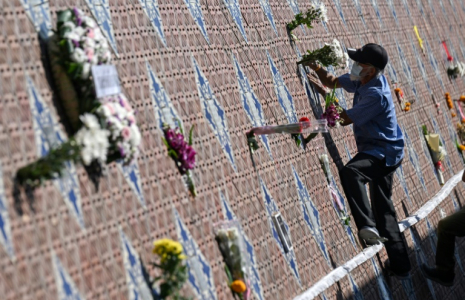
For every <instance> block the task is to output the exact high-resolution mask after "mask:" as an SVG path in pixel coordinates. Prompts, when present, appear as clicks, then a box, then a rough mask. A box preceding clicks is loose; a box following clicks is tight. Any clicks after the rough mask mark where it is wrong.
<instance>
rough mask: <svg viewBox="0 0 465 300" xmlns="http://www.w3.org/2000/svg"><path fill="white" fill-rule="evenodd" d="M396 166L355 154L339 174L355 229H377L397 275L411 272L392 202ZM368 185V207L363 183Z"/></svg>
mask: <svg viewBox="0 0 465 300" xmlns="http://www.w3.org/2000/svg"><path fill="white" fill-rule="evenodd" d="M401 163H402V162H400V163H398V164H397V165H395V166H389V167H388V166H386V160H385V159H382V160H381V159H378V158H376V157H374V156H371V155H368V154H365V153H358V154H357V155H356V156H355V157H354V158H353V159H352V160H351V161H349V162H348V163H347V165H345V166H344V167H343V168H342V169H341V170H340V171H339V176H340V178H341V183H342V187H343V188H344V192H345V194H346V197H347V201H348V202H349V205H350V210H351V212H352V216H353V218H354V221H355V224H356V225H357V228H358V229H359V230H360V229H361V228H363V227H364V226H370V227H376V229H377V230H378V231H379V234H380V235H381V236H382V237H385V238H387V239H388V241H387V242H385V243H384V246H385V247H386V252H387V254H388V256H389V261H390V264H391V269H392V270H393V271H397V272H407V271H410V268H411V267H410V260H409V258H408V253H407V247H406V245H405V242H404V239H403V237H402V234H401V232H400V230H399V225H398V223H397V218H396V211H395V209H394V205H393V203H392V200H391V195H392V182H393V176H394V172H395V170H396V169H397V168H398V167H399V166H400V164H401ZM367 183H369V185H370V198H371V206H370V202H369V200H368V195H367V190H366V187H365V184H367Z"/></svg>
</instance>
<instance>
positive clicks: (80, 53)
mask: <svg viewBox="0 0 465 300" xmlns="http://www.w3.org/2000/svg"><path fill="white" fill-rule="evenodd" d="M70 58H71V60H72V61H74V62H77V63H81V64H82V63H83V62H85V61H87V55H86V53H85V52H84V50H82V49H81V48H74V52H73V53H72V54H71V57H70Z"/></svg>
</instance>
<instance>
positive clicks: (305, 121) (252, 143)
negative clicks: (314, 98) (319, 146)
mask: <svg viewBox="0 0 465 300" xmlns="http://www.w3.org/2000/svg"><path fill="white" fill-rule="evenodd" d="M319 132H328V127H327V121H326V120H310V119H309V118H307V117H302V118H300V119H299V122H298V123H292V124H286V125H267V126H260V127H254V128H252V129H251V130H249V131H248V132H247V133H246V136H247V144H248V145H249V148H250V150H251V151H252V152H253V151H254V150H257V149H258V148H259V147H258V143H257V141H256V139H255V136H256V135H270V134H290V135H291V136H292V138H293V139H294V140H295V141H296V143H297V146H300V138H299V136H300V135H303V134H309V135H308V136H307V137H306V138H304V139H303V140H304V143H308V142H310V141H311V140H312V139H313V138H315V137H316V136H317V134H318V133H319Z"/></svg>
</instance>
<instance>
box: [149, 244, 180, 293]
mask: <svg viewBox="0 0 465 300" xmlns="http://www.w3.org/2000/svg"><path fill="white" fill-rule="evenodd" d="M153 245H154V247H153V250H152V252H153V253H154V254H156V255H157V256H158V257H159V259H160V261H159V262H152V263H150V265H151V266H152V267H154V268H157V269H159V270H160V271H161V275H160V276H158V277H155V278H153V279H152V278H151V277H150V276H149V274H148V273H147V272H146V270H145V269H144V268H143V275H144V279H145V281H146V282H147V285H148V286H149V287H151V290H152V297H153V299H154V300H163V299H168V297H170V298H169V299H173V300H184V299H188V298H185V297H182V296H180V294H179V293H180V291H181V289H182V286H183V285H184V283H185V282H186V281H187V278H188V272H187V266H186V264H185V263H184V260H185V259H186V258H187V257H186V256H185V255H184V254H183V249H182V245H181V244H180V243H179V242H176V241H173V240H170V239H161V240H158V241H155V242H154V243H153ZM156 285H158V288H157V287H156Z"/></svg>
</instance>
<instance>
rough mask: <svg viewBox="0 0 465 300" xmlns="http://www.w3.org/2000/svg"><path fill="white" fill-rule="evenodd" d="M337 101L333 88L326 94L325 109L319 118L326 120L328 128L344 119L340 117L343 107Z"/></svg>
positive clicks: (337, 124)
mask: <svg viewBox="0 0 465 300" xmlns="http://www.w3.org/2000/svg"><path fill="white" fill-rule="evenodd" d="M338 102H339V100H338V99H337V98H336V88H334V89H333V90H332V91H331V93H328V94H326V97H325V111H324V113H323V114H322V115H321V118H322V119H323V120H326V121H327V122H328V126H329V127H330V128H334V127H336V126H339V124H340V123H343V122H344V119H342V118H341V113H342V111H343V109H342V107H340V106H339V105H338Z"/></svg>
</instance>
